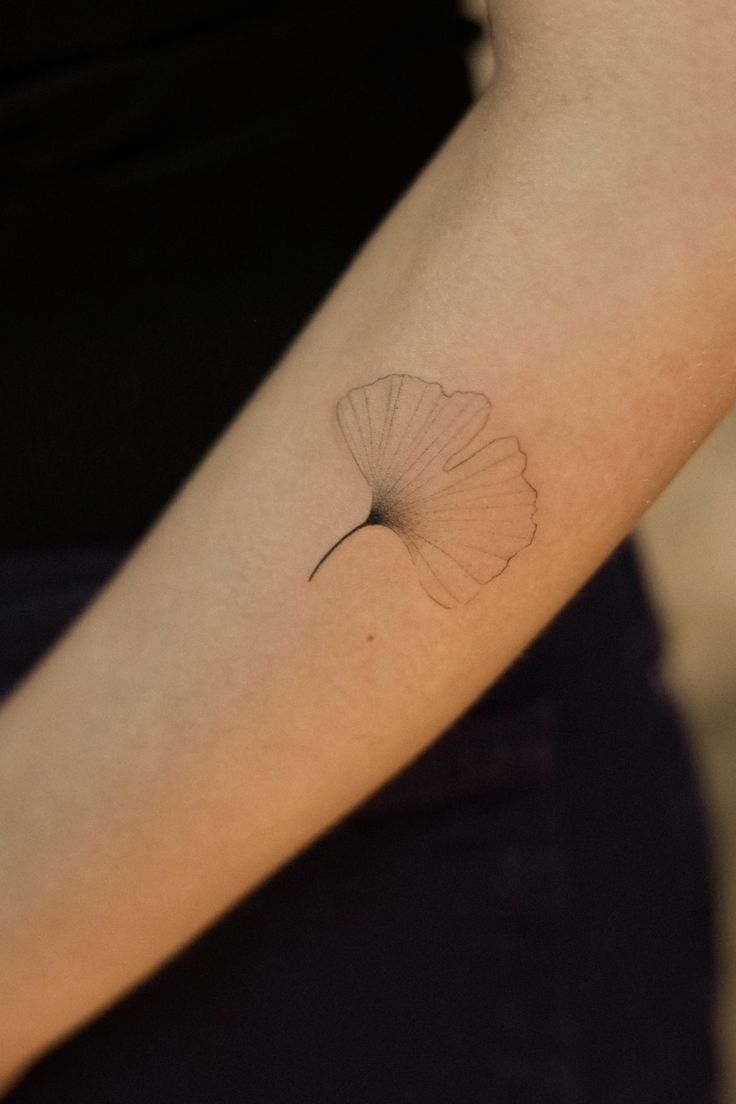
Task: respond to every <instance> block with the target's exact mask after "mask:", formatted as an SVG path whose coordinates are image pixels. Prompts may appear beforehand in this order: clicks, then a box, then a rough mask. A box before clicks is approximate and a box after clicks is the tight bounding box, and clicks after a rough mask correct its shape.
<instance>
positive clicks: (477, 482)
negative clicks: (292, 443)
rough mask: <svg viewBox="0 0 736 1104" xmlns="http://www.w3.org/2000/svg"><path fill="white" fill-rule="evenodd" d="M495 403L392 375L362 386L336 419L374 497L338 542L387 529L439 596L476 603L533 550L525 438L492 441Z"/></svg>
mask: <svg viewBox="0 0 736 1104" xmlns="http://www.w3.org/2000/svg"><path fill="white" fill-rule="evenodd" d="M490 413H491V403H490V401H489V400H488V399H487V398H486V396H485V395H483V394H480V393H479V392H475V391H453V392H452V393H451V394H449V395H448V394H446V392H445V391H444V390H443V389H442V387H441V386H440V385H439V384H438V383H427V382H426V381H425V380H423V379H419V378H418V377H417V376H407V375H391V376H383V377H381V379H377V380H375V382H374V383H369V384H367V385H366V386H365V387H355V388H353V389H352V390H351V391H349V392H348V394H347V395H346V396H345V397H344V398H342V399H340V401H339V403H338V404H337V421H338V424H339V426H340V429H341V430H342V433H343V436H344V438H345V441H346V443H347V445H348V448H349V449H350V452H351V453H352V455H353V459H354V460H355V462H356V464H357V465H358V467H359V469H360V471H361V473H362V475H363V477H364V479H365V480H366V482H367V483H368V486H369V487H370V489H371V492H372V501H371V508H370V511H369V513H368V516H367V518H365V520H364V521H361V522H360V523H359V524H358V525H356V526H354V527H353V528H352V529H350V530H349V531H348V532H347V533H345V534H344V535H343V536H341V537H340V539H339V540H337V541H335V543H334V544H333V545H332V547H331V548H329V549H328V550H327V552H325V554H324V556H322V558H321V559H320V561H319V562H318V563H317V565H316V567H315V568H314V570H313V571H312V573H311V575H310V576H309V579H310V580H311V579H313V578H314V576H315V575H316V573H317V571H318V570H319V568H320V567H321V566H322V564H323V563H324V562H325V560H326V559H327V557H328V556H330V555H331V554H332V553H333V552H334V551H335V549H336V548H338V547H339V546H340V545H341V544H342V543H343V541H345V540H347V538H348V537H350V536H352V535H353V533H357V532H358V530H360V529H363V528H365V527H366V526H369V525H383V526H385V527H386V528H387V529H390V530H392V532H394V533H395V534H396V535H397V536H398V537H400V538H401V540H402V541H403V542H404V544H405V545H406V548H407V550H408V552H409V555H410V556H411V558H412V560H413V561H414V565H415V567H416V570H417V575H418V577H419V582H420V583H421V585H422V586H423V587H424V589H425V591H426V592H427V594H428V595H429V596H430V598H432V599H434V601H435V602H437V603H439V605H441V606H445V607H447V608H451V607H453V606H458V605H463V604H464V603H466V602H469V601H470V600H471V598H474V597H475V595H476V594H477V593H478V592H479V590H480V588H481V586H482V585H483V584H484V583H488V582H490V581H491V579H494V578H495V577H496V576H497V575H500V574H501V572H502V571H503V570H504V569H505V568H506V567H507V565H508V562H509V560H510V559H511V558H512V557H513V556H515V555H516V554H517V552H520V551H521V550H522V548H526V547H527V545H529V544H531V542H532V539H533V537H534V533H535V530H536V525H535V523H534V521H533V517H534V512H535V508H536V499H537V493H536V491H535V489H534V487H532V485H531V484H530V483H529V482H528V481H527V480H526V479H525V478H524V470H525V468H526V456H525V454H524V453H523V452H522V451H521V449H520V447H519V442H518V441H517V439H516V437H500V438H497V439H496V440H494V439H493V438H492V437H490V436H489V434H488V432H487V430H486V425H487V422H488V418H489V415H490Z"/></svg>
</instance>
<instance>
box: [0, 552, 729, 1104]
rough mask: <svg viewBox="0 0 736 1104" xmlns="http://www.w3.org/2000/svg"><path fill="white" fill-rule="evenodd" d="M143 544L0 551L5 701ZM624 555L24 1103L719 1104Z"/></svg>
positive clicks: (47, 1070)
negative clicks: (406, 763) (498, 675)
mask: <svg viewBox="0 0 736 1104" xmlns="http://www.w3.org/2000/svg"><path fill="white" fill-rule="evenodd" d="M124 552H125V547H124V546H122V545H114V544H110V543H107V544H104V543H100V544H97V545H84V546H82V545H80V546H73V547H68V548H59V549H52V548H47V549H43V550H36V551H30V550H26V551H23V552H20V551H18V552H10V551H6V552H3V553H1V554H0V679H2V683H3V685H4V687H6V688H7V687H9V686H10V685H11V684H12V683H13V681H14V680H16V679H17V678H19V677H20V675H21V674H22V672H23V670H24V669H26V668H27V667H28V665H29V664H30V663H31V662H32V661H33V659H34V657H35V656H36V655H37V654H38V653H39V652H40V651H41V650H42V649H43V647H44V646H45V645H46V644H47V643H49V642H50V641H51V640H52V639H53V638H54V637H55V636H56V635H57V634H58V632H59V631H60V630H61V628H62V627H63V625H64V624H65V623H66V622H67V621H68V619H69V618H70V617H72V616H73V615H74V614H75V612H76V611H77V610H78V609H79V608H80V607H82V606H83V604H84V603H85V602H86V601H87V600H88V598H89V597H90V596H91V595H92V594H93V593H94V591H95V589H96V588H97V587H98V586H99V585H100V583H101V582H102V581H103V579H104V578H105V577H106V576H107V575H108V574H109V573H110V571H112V570H113V569H114V567H115V565H116V564H117V563H118V562H119V560H120V558H121V557H122V555H123V554H124ZM656 656H657V636H656V631H655V626H654V623H653V621H652V618H651V613H650V611H649V608H648V606H647V603H646V601H645V598H644V595H643V592H642V589H641V583H640V577H639V574H638V571H637V567H636V562H635V557H634V553H633V550H632V547H631V545H630V544H629V543H625V544H623V545H622V546H621V547H620V548H619V550H618V551H617V552H616V554H615V555H614V556H613V557H612V558H611V559H610V560H609V562H608V563H607V564H605V565H604V567H603V568H602V569H601V571H600V572H599V573H598V574H597V575H596V576H595V578H594V579H592V580H591V582H590V583H589V584H588V585H587V586H586V587H585V588H584V589H583V590H582V591H581V592H580V593H579V594H578V595H577V597H576V598H575V599H574V600H573V601H572V602H571V603H570V605H569V606H568V607H567V608H566V609H565V610H564V611H563V613H562V614H561V615H560V616H559V617H558V618H557V620H556V621H555V622H554V623H553V624H552V625H551V626H550V627H549V628H548V629H547V630H546V632H544V633H543V634H542V636H541V637H540V638H539V639H538V640H537V642H536V643H535V644H534V646H533V647H532V648H531V649H530V650H529V651H528V652H527V654H526V655H525V656H523V657H522V658H521V660H520V661H519V662H518V663H517V664H516V665H515V666H514V667H513V668H512V669H511V671H510V672H509V673H508V674H507V675H506V676H505V677H504V678H503V679H502V680H501V681H500V682H499V683H498V684H497V685H496V687H495V688H494V689H493V690H492V691H490V692H489V693H488V694H487V695H486V696H485V697H484V698H483V699H482V700H481V701H479V702H478V703H477V704H476V705H475V706H474V707H473V708H472V709H471V710H470V711H469V712H468V713H467V714H466V716H465V717H464V718H463V719H462V720H461V721H460V722H459V723H458V724H457V725H456V726H455V727H454V728H453V729H451V730H450V731H449V732H448V733H446V734H445V735H444V736H443V737H441V738H440V740H439V741H437V742H436V743H435V744H434V745H433V746H432V747H431V748H430V749H429V750H428V751H426V752H425V753H424V754H423V755H422V756H421V757H420V758H419V759H418V760H417V761H416V762H414V763H413V764H412V765H411V766H410V767H409V768H408V769H407V770H406V771H404V772H403V773H402V774H401V775H399V776H398V777H397V778H396V779H394V780H393V781H391V782H389V783H388V784H387V785H385V786H384V787H383V788H382V789H381V790H380V791H379V792H378V793H377V794H376V795H375V796H373V797H372V798H371V799H370V800H368V801H367V802H366V803H365V804H364V805H363V806H362V807H361V808H359V809H358V810H357V811H356V812H354V813H353V814H352V815H351V816H349V817H348V818H347V819H346V820H345V821H344V822H343V823H342V824H340V825H339V827H337V828H336V829H334V830H332V831H331V832H330V833H329V834H328V835H327V836H325V837H324V838H323V839H321V840H320V841H319V842H317V843H316V844H314V845H313V846H311V847H310V848H309V849H308V850H307V851H306V852H305V853H303V854H302V855H300V856H299V857H298V858H297V859H295V860H294V861H293V862H292V863H291V864H290V865H288V866H287V867H286V868H284V869H283V870H282V871H280V872H279V873H278V874H276V875H275V877H273V878H272V879H271V880H270V881H269V882H267V883H266V884H265V885H264V886H262V887H261V888H260V889H259V890H258V891H257V892H256V893H255V894H253V895H252V896H250V897H248V898H247V899H245V900H244V901H243V902H242V903H241V904H239V905H238V906H237V907H236V908H234V909H233V910H232V911H231V912H230V913H229V914H228V915H227V916H226V917H225V918H224V919H221V920H220V921H218V922H217V923H216V924H215V925H214V926H213V927H212V928H210V930H209V931H208V932H207V933H206V934H205V935H203V936H202V937H200V938H199V939H198V940H197V941H196V942H195V943H193V944H192V945H191V946H190V947H189V948H187V949H186V950H184V951H183V952H182V953H180V954H179V955H178V956H177V957H176V958H175V959H173V960H172V961H171V962H170V963H169V964H168V965H167V966H165V967H164V968H163V969H162V970H161V971H160V972H158V973H157V974H156V975H154V976H153V977H152V978H150V979H149V980H147V981H146V982H144V983H143V984H142V985H140V986H139V987H138V988H137V989H136V990H135V991H134V992H133V993H132V994H130V995H129V996H127V997H125V998H124V999H123V1000H122V1001H121V1002H120V1003H118V1004H117V1005H115V1006H114V1007H113V1008H112V1009H110V1010H109V1011H108V1012H106V1013H105V1014H103V1015H102V1016H100V1017H99V1018H98V1019H97V1020H95V1021H94V1022H93V1023H92V1024H90V1025H89V1026H87V1027H85V1028H84V1029H82V1030H81V1031H79V1032H78V1033H77V1034H76V1035H75V1036H73V1037H72V1038H71V1039H69V1040H68V1041H66V1042H65V1043H63V1044H61V1045H60V1046H58V1047H57V1048H56V1049H55V1050H54V1051H53V1052H51V1053H50V1054H49V1055H47V1056H46V1057H44V1058H43V1059H42V1060H41V1061H40V1062H39V1063H38V1064H37V1065H36V1066H35V1068H33V1069H32V1071H31V1072H30V1073H29V1074H28V1075H27V1076H26V1077H25V1079H24V1080H23V1081H22V1082H21V1083H20V1084H19V1085H18V1086H17V1088H16V1089H15V1090H14V1091H13V1092H11V1093H10V1095H9V1097H8V1102H9V1104H59V1102H66V1101H70V1102H71V1101H73V1102H74V1104H131V1102H134V1104H149V1102H150V1104H154V1102H156V1104H169V1102H171V1104H173V1102H176V1104H241V1102H250V1101H254V1102H255V1101H257V1102H258V1104H345V1101H350V1104H377V1102H380V1104H448V1102H451V1104H488V1102H489V1101H492V1102H493V1104H590V1102H595V1104H714V1102H715V1100H716V1094H715V1086H714V1062H713V1051H712V1028H711V1019H712V1002H713V989H714V965H713V949H712V916H711V875H710V870H709V848H708V846H707V840H706V836H705V832H704V826H703V816H702V810H701V807H700V802H699V798H698V793H697V788H696V785H695V783H694V780H693V774H692V768H691V764H690V761H689V757H688V753H687V745H686V743H685V741H684V739H683V735H682V732H681V729H680V727H679V725H678V723H677V720H676V718H675V716H674V715H673V712H672V709H671V707H670V705H669V703H668V701H667V700H666V699H665V698H664V696H663V695H662V693H661V691H660V690H659V687H658V682H657V678H656V669H655V663H656Z"/></svg>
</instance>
